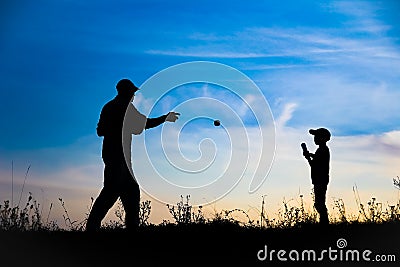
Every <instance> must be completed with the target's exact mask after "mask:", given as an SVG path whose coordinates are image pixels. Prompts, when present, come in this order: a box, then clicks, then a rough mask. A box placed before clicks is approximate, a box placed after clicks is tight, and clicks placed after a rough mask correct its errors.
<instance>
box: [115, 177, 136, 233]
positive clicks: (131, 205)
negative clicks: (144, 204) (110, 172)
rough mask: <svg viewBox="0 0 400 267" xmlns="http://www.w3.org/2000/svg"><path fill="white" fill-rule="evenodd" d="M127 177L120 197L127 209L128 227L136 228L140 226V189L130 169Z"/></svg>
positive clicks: (130, 228)
mask: <svg viewBox="0 0 400 267" xmlns="http://www.w3.org/2000/svg"><path fill="white" fill-rule="evenodd" d="M127 177H128V179H127V182H126V185H125V186H124V188H123V190H122V192H121V194H120V198H121V201H122V205H123V206H124V210H125V225H126V228H127V229H129V230H134V229H136V228H137V227H138V226H139V209H140V189H139V185H138V184H137V183H136V181H135V180H134V179H133V177H132V176H131V174H130V172H129V170H128V173H127Z"/></svg>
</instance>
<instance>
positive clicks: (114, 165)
mask: <svg viewBox="0 0 400 267" xmlns="http://www.w3.org/2000/svg"><path fill="white" fill-rule="evenodd" d="M116 89H117V92H118V94H117V96H116V97H115V98H114V99H112V100H111V101H109V102H108V103H107V104H105V105H104V107H103V108H102V110H101V113H100V119H99V122H98V124H97V135H98V136H100V137H101V136H102V137H104V138H103V146H102V158H103V162H104V165H105V167H104V182H103V188H102V190H101V192H100V194H99V195H98V197H97V198H96V200H95V202H94V204H93V207H92V209H91V211H90V214H89V217H88V220H87V223H86V230H87V231H96V230H99V229H100V226H101V221H102V220H103V219H104V217H105V216H106V214H107V212H108V211H109V209H110V208H111V207H112V206H113V205H114V203H115V202H116V201H117V199H118V197H119V198H120V199H121V201H122V204H123V207H124V210H125V225H126V229H135V228H137V226H138V225H139V207H140V189H139V185H138V183H137V182H136V179H135V178H134V176H133V175H132V174H133V172H132V165H131V151H130V150H131V143H132V134H135V135H138V134H140V133H142V132H143V130H145V129H150V128H153V127H156V126H158V125H160V124H162V123H164V122H166V121H168V122H175V121H176V120H177V119H178V116H179V115H180V114H179V113H176V112H169V113H168V114H166V115H163V116H160V117H157V118H146V116H145V115H143V114H141V113H140V112H139V111H138V110H137V109H136V108H135V107H134V105H133V104H132V101H133V99H134V95H135V92H136V91H137V90H139V88H137V87H136V86H135V85H134V84H133V83H132V81H130V80H129V79H122V80H120V81H118V83H117V85H116ZM124 152H125V153H124Z"/></svg>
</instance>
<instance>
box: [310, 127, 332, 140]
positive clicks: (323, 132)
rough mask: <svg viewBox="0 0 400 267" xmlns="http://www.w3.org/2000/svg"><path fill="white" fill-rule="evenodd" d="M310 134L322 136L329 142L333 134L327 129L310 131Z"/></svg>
mask: <svg viewBox="0 0 400 267" xmlns="http://www.w3.org/2000/svg"><path fill="white" fill-rule="evenodd" d="M309 133H310V134H312V135H318V136H321V137H322V138H324V139H325V140H326V141H329V140H330V139H331V133H330V132H329V130H328V129H326V128H318V129H310V130H309Z"/></svg>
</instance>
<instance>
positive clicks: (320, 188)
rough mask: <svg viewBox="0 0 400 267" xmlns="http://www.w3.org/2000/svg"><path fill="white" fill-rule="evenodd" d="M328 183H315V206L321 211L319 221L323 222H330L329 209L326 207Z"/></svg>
mask: <svg viewBox="0 0 400 267" xmlns="http://www.w3.org/2000/svg"><path fill="white" fill-rule="evenodd" d="M326 190H327V186H326V185H314V197H315V203H314V207H315V209H316V210H317V212H318V213H319V222H320V223H322V224H328V223H329V218H328V209H327V208H326V204H325V201H326Z"/></svg>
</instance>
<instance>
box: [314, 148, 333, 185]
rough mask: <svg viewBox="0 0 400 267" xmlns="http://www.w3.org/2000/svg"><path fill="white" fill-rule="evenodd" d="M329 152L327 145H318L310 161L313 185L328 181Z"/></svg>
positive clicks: (324, 183) (325, 183) (323, 183)
mask: <svg viewBox="0 0 400 267" xmlns="http://www.w3.org/2000/svg"><path fill="white" fill-rule="evenodd" d="M329 159H330V153H329V148H328V147H327V146H322V147H318V149H317V150H316V151H315V154H314V157H313V159H312V161H311V181H312V183H313V184H314V185H327V184H328V183H329Z"/></svg>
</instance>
